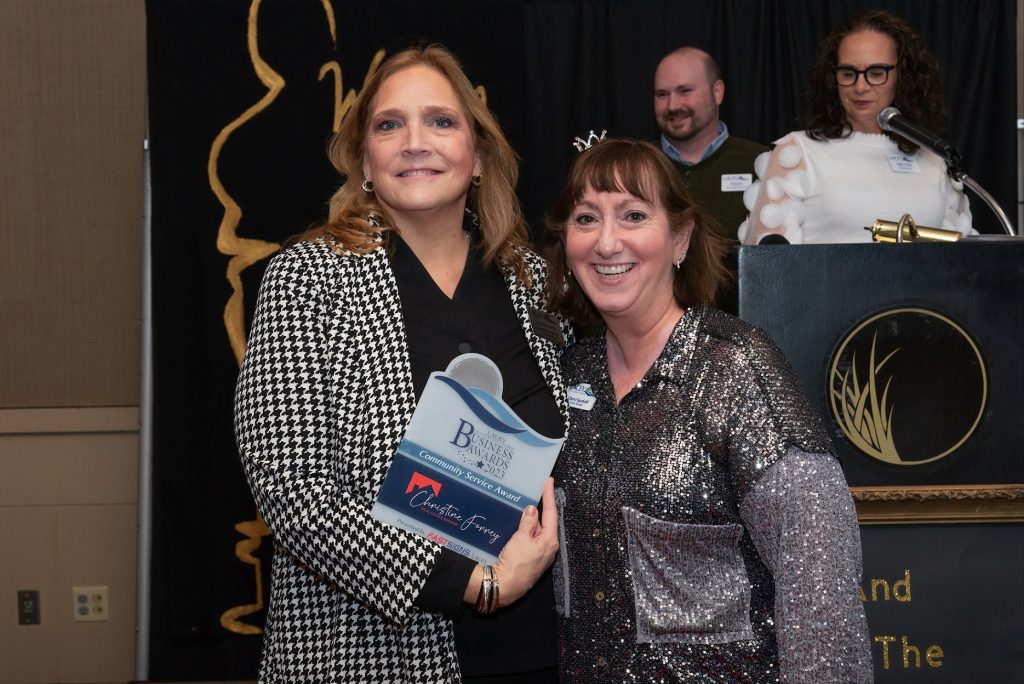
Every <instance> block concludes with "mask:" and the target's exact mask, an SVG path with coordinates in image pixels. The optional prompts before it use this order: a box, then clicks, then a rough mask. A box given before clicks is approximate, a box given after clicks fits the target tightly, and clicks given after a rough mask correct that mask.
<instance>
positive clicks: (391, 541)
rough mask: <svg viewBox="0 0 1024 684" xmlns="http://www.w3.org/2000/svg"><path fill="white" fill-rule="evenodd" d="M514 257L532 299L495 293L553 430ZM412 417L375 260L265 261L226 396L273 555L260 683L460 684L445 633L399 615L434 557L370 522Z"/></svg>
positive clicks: (540, 343)
mask: <svg viewBox="0 0 1024 684" xmlns="http://www.w3.org/2000/svg"><path fill="white" fill-rule="evenodd" d="M525 256H526V263H527V265H528V268H529V271H530V272H531V274H532V278H533V281H532V286H531V287H529V288H527V287H525V286H524V285H523V284H522V283H521V282H519V281H518V280H516V279H515V277H514V276H512V275H510V274H507V275H506V282H507V284H508V288H509V293H510V295H511V297H512V302H513V305H514V306H515V310H516V312H517V313H518V314H519V317H520V319H521V321H522V326H523V331H524V332H525V334H526V339H527V342H528V344H529V346H530V349H531V350H532V351H533V354H534V357H535V358H536V359H537V363H538V366H539V367H540V370H541V373H542V374H543V376H544V378H545V380H546V381H547V383H548V385H549V387H550V388H551V391H552V393H553V394H554V396H555V398H556V400H557V403H558V406H559V409H560V410H561V412H562V415H563V418H566V419H567V413H568V409H567V405H566V402H565V397H564V392H563V387H562V383H561V378H560V375H559V368H558V353H559V348H558V347H557V346H556V345H555V344H553V343H552V342H550V341H548V340H546V339H543V338H541V337H539V336H538V335H536V334H535V332H534V330H533V328H532V326H531V325H530V319H529V311H530V309H531V308H534V309H543V295H542V292H543V285H544V282H545V270H544V263H543V261H542V260H541V259H540V257H538V256H537V255H535V254H533V253H527V254H526V255H525ZM481 324H482V325H485V324H486V322H485V321H481ZM563 331H564V326H563ZM414 407H415V398H414V394H413V384H412V374H411V371H410V363H409V354H408V348H407V345H406V336H405V327H404V324H403V320H402V310H401V304H400V301H399V298H398V287H397V285H396V282H395V278H394V274H393V272H392V270H391V266H390V263H389V260H388V257H387V255H386V253H385V251H384V249H382V248H378V249H376V250H375V251H373V252H371V253H369V254H366V255H354V254H344V255H342V254H338V253H337V252H335V251H333V250H332V249H331V248H329V247H328V246H327V245H325V244H324V243H323V242H303V243H299V244H297V245H295V246H293V247H290V248H288V249H286V250H284V251H282V252H281V253H280V254H278V255H276V256H275V257H274V259H273V260H272V261H271V263H270V265H269V266H268V268H267V272H266V274H265V276H264V278H263V283H262V285H261V287H260V294H259V299H258V302H257V306H256V315H255V320H254V322H253V326H252V331H251V334H250V336H249V342H248V349H247V350H246V355H245V360H244V362H243V364H242V369H241V374H240V375H239V379H238V387H237V390H236V396H235V431H236V437H237V441H238V448H239V452H240V454H241V458H242V464H243V466H244V468H245V472H246V476H247V477H248V480H249V486H250V487H251V488H252V492H253V495H254V497H255V499H256V503H257V505H258V506H259V509H260V511H261V512H262V514H263V517H264V518H265V519H266V521H267V525H268V526H269V527H270V530H271V532H272V534H273V538H274V544H275V546H274V562H273V569H272V583H271V597H270V605H269V608H268V614H267V624H266V630H265V634H264V638H263V658H262V662H261V665H260V681H262V682H382V683H383V682H387V683H388V684H395V683H399V682H407V683H409V684H413V683H421V682H422V683H423V684H426V683H428V682H429V683H431V684H435V683H438V682H459V681H460V680H461V677H460V674H459V667H458V662H457V660H456V655H455V646H454V639H453V636H452V626H451V622H450V620H448V619H447V618H445V617H443V616H441V615H437V614H430V613H425V612H423V611H421V610H420V609H418V608H417V607H415V606H413V604H412V601H413V599H414V598H415V597H416V595H417V594H418V593H419V590H420V588H421V587H422V585H423V583H424V581H425V580H426V578H427V575H429V573H430V570H431V568H432V566H433V564H434V561H435V558H436V557H437V555H438V553H439V552H440V547H439V546H437V545H436V544H433V543H431V542H428V541H427V540H425V539H423V538H420V537H418V536H415V535H412V534H410V533H407V532H404V531H401V530H398V529H396V528H393V527H389V526H387V525H383V524H382V523H379V522H377V521H376V520H373V519H372V518H371V517H370V508H371V507H372V505H373V502H374V499H375V497H376V495H377V491H378V489H379V488H380V485H381V483H382V482H383V480H384V476H385V474H386V473H387V470H388V467H389V466H390V465H391V460H392V456H393V454H394V452H395V450H396V449H397V447H398V443H399V441H400V440H401V437H402V434H403V433H404V432H405V428H406V426H407V424H408V422H409V419H410V418H411V417H412V412H413V409H414Z"/></svg>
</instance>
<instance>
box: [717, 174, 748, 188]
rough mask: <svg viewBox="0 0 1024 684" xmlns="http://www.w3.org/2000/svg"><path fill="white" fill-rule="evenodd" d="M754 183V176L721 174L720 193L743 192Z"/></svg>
mask: <svg viewBox="0 0 1024 684" xmlns="http://www.w3.org/2000/svg"><path fill="white" fill-rule="evenodd" d="M753 182H754V176H753V175H752V174H749V173H723V174H722V192H743V191H744V190H746V189H747V188H749V187H750V186H751V185H752V184H753Z"/></svg>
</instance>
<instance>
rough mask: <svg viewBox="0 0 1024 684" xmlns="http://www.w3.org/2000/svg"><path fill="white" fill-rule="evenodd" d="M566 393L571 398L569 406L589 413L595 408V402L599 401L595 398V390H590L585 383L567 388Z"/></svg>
mask: <svg viewBox="0 0 1024 684" xmlns="http://www.w3.org/2000/svg"><path fill="white" fill-rule="evenodd" d="M565 392H566V394H567V395H568V397H569V406H571V407H572V408H574V409H580V410H581V411H589V410H590V409H592V408H594V402H596V401H597V397H595V396H594V390H592V389H590V385H588V384H587V383H585V382H583V383H580V384H579V385H573V386H572V387H569V388H567V389H566V391H565Z"/></svg>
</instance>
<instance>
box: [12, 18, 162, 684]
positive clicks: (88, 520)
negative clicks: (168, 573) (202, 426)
mask: <svg viewBox="0 0 1024 684" xmlns="http://www.w3.org/2000/svg"><path fill="white" fill-rule="evenodd" d="M144 123H145V7H144V3H143V1H142V0H0V684H9V683H14V682H54V683H56V682H93V683H101V682H127V681H129V680H131V679H133V678H134V669H135V662H134V631H135V586H136V577H135V547H136V510H137V506H136V504H137V494H136V492H137V461H138V409H137V405H138V396H139V390H138V384H139V380H138V378H139V372H138V369H139V347H140V341H139V340H140V331H139V312H140V276H141V258H140V257H141V231H142V199H143V187H142V169H143V156H142V141H143V136H144ZM82 585H106V586H107V587H108V600H109V604H110V605H109V609H110V610H109V620H108V621H105V622H74V621H73V620H72V601H71V587H72V586H82ZM21 589H35V590H38V591H40V593H41V599H40V605H41V608H42V624H40V625H38V626H19V625H18V624H17V617H16V606H17V601H16V592H17V591H18V590H21Z"/></svg>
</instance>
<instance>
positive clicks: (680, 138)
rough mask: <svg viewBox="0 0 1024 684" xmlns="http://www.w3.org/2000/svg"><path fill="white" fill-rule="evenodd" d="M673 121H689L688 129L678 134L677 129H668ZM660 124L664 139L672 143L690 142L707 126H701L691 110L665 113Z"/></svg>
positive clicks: (675, 110) (676, 110)
mask: <svg viewBox="0 0 1024 684" xmlns="http://www.w3.org/2000/svg"><path fill="white" fill-rule="evenodd" d="M673 119H675V120H679V119H683V120H685V119H689V120H690V127H689V128H686V129H682V130H681V131H680V132H676V131H678V130H679V129H673V128H671V127H670V126H671V124H672V120H673ZM660 123H661V132H662V133H664V134H665V137H666V138H668V139H669V140H671V141H673V142H686V141H688V140H692V139H693V138H695V137H697V136H698V135H699V134H700V132H701V131H703V130H704V129H705V128H707V126H708V125H707V123H704V124H703V125H701V123H702V122H701V121H700V120H698V119H697V115H696V113H695V112H694V111H693V110H692V109H674V110H672V111H670V112H665V114H664V116H662V119H661V121H660Z"/></svg>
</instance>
